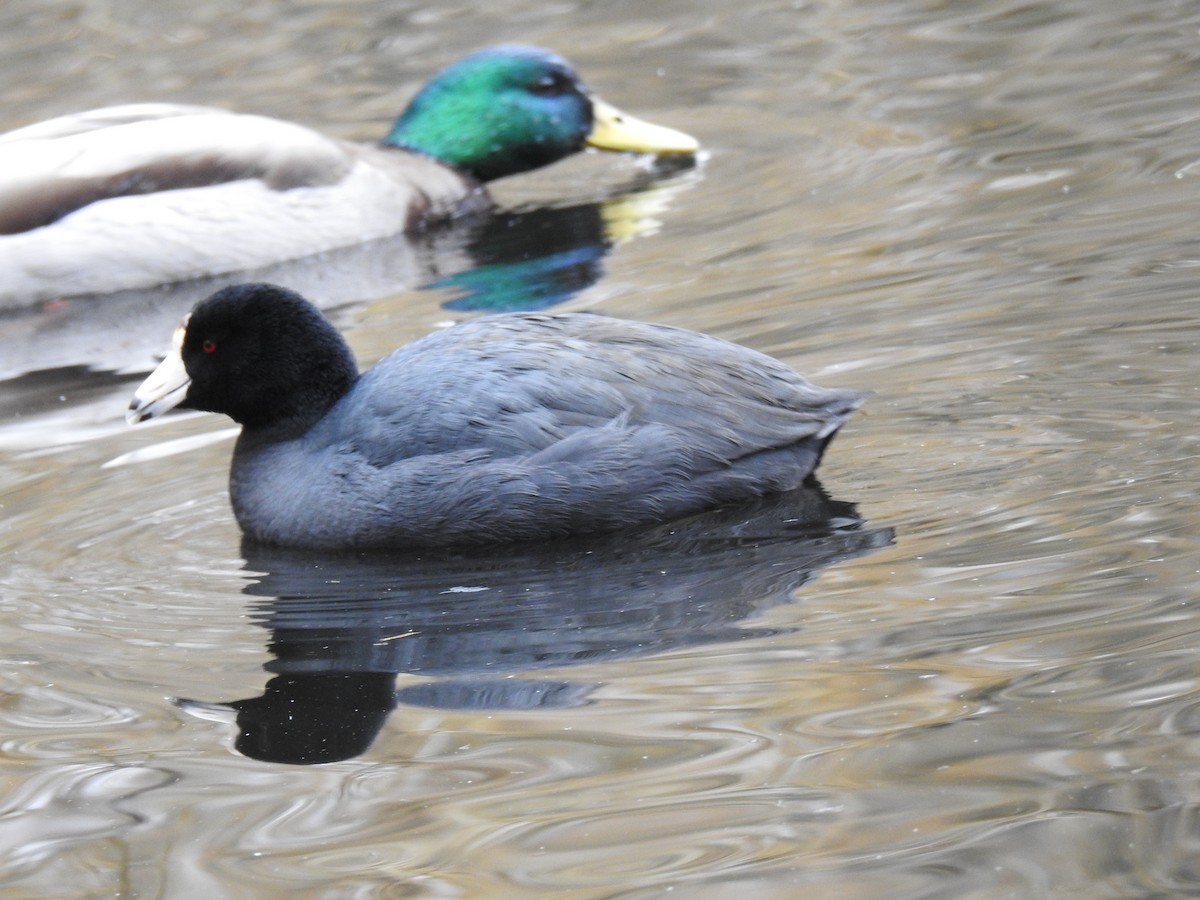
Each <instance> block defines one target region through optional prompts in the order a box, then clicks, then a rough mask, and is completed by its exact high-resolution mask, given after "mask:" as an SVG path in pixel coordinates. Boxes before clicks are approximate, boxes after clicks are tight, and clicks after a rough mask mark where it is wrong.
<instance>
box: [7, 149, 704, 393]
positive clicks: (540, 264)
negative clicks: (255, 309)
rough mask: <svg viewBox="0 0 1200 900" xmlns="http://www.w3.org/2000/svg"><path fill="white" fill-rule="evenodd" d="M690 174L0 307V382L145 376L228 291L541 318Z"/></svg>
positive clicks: (635, 179)
mask: <svg viewBox="0 0 1200 900" xmlns="http://www.w3.org/2000/svg"><path fill="white" fill-rule="evenodd" d="M698 177H699V174H698V170H685V171H683V172H678V171H674V172H673V171H672V169H671V167H669V166H653V167H650V168H646V169H642V170H639V171H638V172H636V173H635V174H634V175H633V176H632V177H631V178H630V179H628V180H627V181H625V182H624V183H622V184H620V185H615V186H613V187H612V188H611V189H610V191H609V195H608V196H606V197H602V198H600V199H596V200H594V201H592V202H588V203H579V204H575V205H571V206H564V207H556V206H532V207H529V208H523V209H520V210H516V211H513V210H505V209H497V210H496V211H494V212H490V213H486V214H482V215H479V216H475V217H472V218H469V219H466V220H463V221H459V222H456V223H454V225H453V226H450V227H440V228H433V229H430V230H429V231H426V232H423V233H420V234H416V235H396V236H394V237H389V238H384V239H381V240H377V241H372V242H369V243H365V244H360V245H357V246H353V247H346V248H342V249H339V250H332V251H329V252H326V253H320V254H316V255H314V256H309V257H305V258H304V259H298V260H292V261H289V262H285V263H279V264H276V265H272V266H267V267H265V268H261V269H254V270H251V271H245V272H235V273H231V274H228V275H220V276H214V277H210V278H198V279H194V280H192V281H186V282H181V283H178V284H171V285H163V286H161V287H155V288H149V289H146V290H138V291H122V292H119V293H113V294H95V295H84V296H78V297H64V298H59V299H56V300H54V301H52V302H48V303H43V304H39V305H36V306H28V307H24V308H21V307H17V308H0V344H2V345H3V346H5V348H6V351H5V353H4V356H3V358H0V379H12V378H14V377H16V376H20V375H23V374H25V373H27V372H33V371H46V370H50V369H70V370H71V372H72V373H73V375H74V377H78V376H79V374H80V373H81V372H82V371H83V370H84V369H85V368H87V367H90V368H95V369H100V370H103V371H123V372H135V371H141V370H147V369H149V368H152V367H153V364H154V361H155V360H156V359H157V358H158V357H159V356H161V354H162V351H163V347H164V344H163V342H164V340H165V338H164V335H169V334H170V333H171V331H172V330H173V329H174V328H175V326H176V324H178V322H179V320H180V319H181V318H182V317H183V316H184V314H186V313H187V311H188V310H190V309H191V308H192V306H194V305H195V304H196V303H197V302H198V301H199V300H202V299H203V298H204V297H207V296H208V295H209V294H211V293H212V292H213V291H215V290H217V289H218V288H220V287H223V286H225V285H228V284H235V283H238V282H243V281H269V282H273V283H276V284H282V285H285V286H287V287H290V288H292V289H294V290H297V291H299V292H300V293H302V294H304V295H305V296H307V297H309V298H310V299H312V300H313V301H314V302H315V303H317V304H318V305H320V306H322V307H323V308H326V309H329V308H332V307H337V306H342V305H346V304H350V303H363V302H369V301H371V300H376V299H379V298H383V297H388V296H391V295H394V294H399V293H402V292H405V291H410V290H416V289H422V290H429V291H433V292H437V293H439V294H443V295H445V294H449V297H448V299H446V300H444V301H443V302H442V305H443V306H444V307H445V308H448V309H454V310H464V311H486V312H500V311H503V310H518V309H544V308H546V307H548V306H552V305H554V304H557V303H562V302H563V301H565V300H568V299H570V298H571V297H573V296H574V295H575V294H577V293H579V291H581V290H583V289H584V288H587V287H590V286H591V285H593V284H595V283H596V281H597V280H598V279H599V278H600V277H601V275H602V274H603V268H602V265H601V262H602V260H603V259H604V257H605V256H606V255H607V254H608V253H609V252H610V250H611V249H612V248H613V247H614V246H616V245H617V244H619V243H621V242H622V241H625V240H629V239H631V238H634V237H637V236H641V235H650V234H653V233H654V232H655V231H656V230H657V229H658V225H659V222H658V219H657V215H658V214H660V213H662V211H663V210H664V209H665V208H666V207H667V206H668V205H669V204H670V203H671V202H672V200H673V199H674V198H675V196H676V195H678V194H679V192H680V191H683V190H685V189H687V188H689V187H691V186H693V185H694V184H695V181H696V178H698Z"/></svg>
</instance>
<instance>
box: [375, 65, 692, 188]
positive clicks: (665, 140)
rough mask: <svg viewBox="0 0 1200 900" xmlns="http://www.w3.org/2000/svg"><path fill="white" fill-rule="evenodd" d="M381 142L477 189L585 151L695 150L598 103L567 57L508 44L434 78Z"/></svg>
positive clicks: (666, 131) (679, 137)
mask: <svg viewBox="0 0 1200 900" xmlns="http://www.w3.org/2000/svg"><path fill="white" fill-rule="evenodd" d="M384 142H385V143H388V144H393V145H396V146H399V147H405V148H407V149H409V150H415V151H417V152H420V153H424V154H426V155H427V156H432V157H434V158H435V159H439V160H441V161H442V162H445V163H447V164H449V165H452V166H455V167H457V168H459V169H462V170H463V171H465V172H468V173H470V174H471V175H473V176H474V177H475V178H477V179H478V180H480V181H491V180H493V179H496V178H502V177H503V176H505V175H515V174H517V173H519V172H526V171H529V170H530V169H536V168H538V167H540V166H545V165H548V164H550V163H552V162H555V161H557V160H559V159H562V158H563V157H565V156H569V155H571V154H572V153H575V152H577V151H579V150H581V149H583V147H584V146H585V145H586V144H591V145H592V146H598V147H603V148H605V149H610V150H632V151H636V152H651V153H693V152H695V150H696V149H697V148H698V146H699V145H698V144H697V142H696V141H695V139H694V138H691V137H690V136H688V135H686V134H683V133H682V132H678V131H674V130H673V129H670V128H663V127H661V126H657V125H651V124H649V123H646V122H640V121H638V120H637V119H634V118H633V117H632V116H626V115H624V114H623V113H620V112H619V111H617V110H614V109H613V108H612V107H610V106H608V105H607V104H604V103H603V102H602V101H599V100H597V99H596V98H594V97H593V96H592V95H591V94H590V92H589V91H588V89H587V88H586V87H584V85H583V83H582V82H581V81H580V80H579V76H578V75H576V74H575V72H574V70H573V69H572V68H571V66H570V65H569V64H568V63H567V61H566V60H564V59H563V58H562V57H560V56H558V55H556V54H554V53H550V52H549V51H546V50H541V49H538V48H536V47H521V46H511V45H510V46H501V47H490V48H488V49H486V50H480V51H478V52H476V53H472V54H471V55H470V56H467V57H464V58H463V59H460V60H459V61H458V62H456V63H453V64H452V65H450V66H448V67H447V68H445V69H443V70H442V71H441V72H439V73H438V74H437V75H435V76H434V78H433V80H432V81H430V82H429V83H428V84H427V85H425V87H424V88H422V90H421V92H420V93H419V94H417V96H416V97H414V98H413V100H412V102H411V103H410V104H409V105H408V108H407V109H406V110H405V111H404V112H403V114H401V116H400V118H399V119H397V120H396V123H395V125H393V126H392V130H391V132H390V133H389V134H388V135H387V137H386V138H384Z"/></svg>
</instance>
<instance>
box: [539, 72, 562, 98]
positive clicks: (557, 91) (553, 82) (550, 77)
mask: <svg viewBox="0 0 1200 900" xmlns="http://www.w3.org/2000/svg"><path fill="white" fill-rule="evenodd" d="M570 89H571V80H570V79H569V78H567V77H566V76H565V75H563V74H562V72H547V73H546V74H545V75H542V76H541V77H540V78H538V80H537V81H535V82H533V84H531V85H529V90H530V92H531V93H534V94H537V95H539V96H541V97H558V96H560V95H562V94H565V93H567V92H569V91H570Z"/></svg>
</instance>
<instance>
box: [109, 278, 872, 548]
mask: <svg viewBox="0 0 1200 900" xmlns="http://www.w3.org/2000/svg"><path fill="white" fill-rule="evenodd" d="M863 396H864V395H863V394H861V393H859V392H857V391H848V390H828V389H825V388H820V387H817V386H815V385H813V384H811V383H809V382H808V381H806V380H805V379H803V378H801V377H800V376H799V375H797V374H796V373H795V372H793V371H792V370H790V369H789V368H787V367H786V366H784V365H783V364H782V363H780V362H779V361H777V360H774V359H772V358H771V357H769V356H765V355H763V354H761V353H758V352H756V351H753V350H750V349H747V348H745V347H740V346H738V345H736V344H731V343H728V342H726V341H723V340H720V339H719V338H715V337H710V336H708V335H704V334H697V333H695V332H691V331H685V330H683V329H680V328H672V327H668V326H664V325H650V324H644V323H639V322H629V321H624V320H620V319H613V318H609V317H606V316H602V315H596V314H591V313H567V314H560V315H545V314H531V313H513V314H505V315H497V316H486V317H483V318H479V319H475V320H472V321H469V322H465V323H463V324H460V325H456V326H454V327H452V328H447V329H445V330H443V331H439V332H435V333H433V334H430V335H428V336H426V337H424V338H422V339H420V340H418V341H415V342H414V343H412V344H409V345H408V346H406V347H403V348H401V349H399V350H397V351H395V352H394V353H392V354H390V355H389V356H387V357H385V358H384V359H383V360H382V361H380V362H379V363H378V364H377V365H375V366H374V367H373V368H371V369H370V370H368V371H367V372H365V373H363V374H362V375H359V374H358V371H357V367H356V365H355V362H354V357H353V356H352V355H351V352H350V349H349V347H348V346H347V345H346V342H345V341H344V340H343V339H342V336H341V335H340V334H339V333H338V331H337V329H335V328H334V327H333V326H332V325H331V324H330V323H329V322H328V320H326V319H325V318H324V316H322V315H321V313H320V312H319V311H318V310H317V309H316V307H314V306H313V305H312V304H310V303H309V302H308V301H307V300H305V299H304V298H303V297H301V296H300V295H298V294H296V293H294V292H292V291H288V290H285V289H283V288H280V287H275V286H273V285H266V284H243V285H236V286H233V287H228V288H225V289H223V290H220V291H218V292H217V293H215V294H213V295H212V296H211V297H209V298H208V299H206V300H203V301H201V302H200V303H198V304H197V305H196V307H195V308H194V309H193V311H192V313H191V314H190V316H189V317H188V319H187V320H186V321H185V322H184V324H183V325H182V326H180V328H179V330H178V331H177V332H176V335H175V344H174V350H173V351H172V353H171V354H170V355H169V356H168V357H167V358H166V359H165V360H164V361H163V363H162V365H160V366H159V367H158V369H156V370H155V371H154V372H153V373H152V374H151V375H150V377H149V378H147V379H146V381H145V382H144V383H143V384H142V386H141V387H140V388H138V390H137V392H136V394H135V395H134V399H133V401H132V402H131V403H130V408H129V413H128V418H129V421H130V422H131V423H135V422H140V421H142V420H143V419H147V418H150V417H152V416H156V415H159V414H161V413H163V412H165V411H166V410H168V409H170V408H172V407H174V406H176V405H183V406H189V407H192V408H194V409H203V410H211V411H214V412H223V413H226V414H227V415H229V416H230V417H232V418H233V419H234V420H235V421H237V422H240V423H241V425H242V432H241V435H240V436H239V438H238V441H237V445H236V447H235V448H234V453H233V465H232V470H231V473H230V479H229V484H230V495H231V498H232V501H233V509H234V513H235V514H236V516H237V520H238V522H239V524H240V525H241V527H242V530H243V531H244V532H245V535H246V537H247V538H249V539H251V540H253V541H259V542H264V543H268V544H277V545H286V546H297V547H321V548H360V547H389V548H405V547H409V546H420V545H453V544H469V543H486V542H495V541H512V540H525V539H534V538H545V537H550V536H556V535H563V534H571V533H579V532H598V531H607V530H612V529H617V528H622V527H626V526H633V525H640V524H648V523H652V522H664V521H667V520H670V519H673V518H677V517H680V516H684V515H688V514H690V513H694V512H698V511H700V510H702V509H705V508H708V507H715V506H720V505H724V504H728V503H733V502H737V501H740V500H745V499H749V498H752V497H758V496H761V495H764V494H768V493H772V492H778V491H785V490H789V489H792V488H795V487H797V486H799V485H800V484H802V483H803V482H804V481H805V479H806V477H807V476H808V475H809V474H810V473H811V472H812V471H813V469H814V468H815V467H816V465H817V463H818V462H819V461H820V458H821V454H822V452H823V451H824V450H825V447H826V445H827V444H828V443H829V441H830V439H831V438H832V437H833V435H834V433H835V432H836V431H837V429H838V428H839V427H840V426H841V424H842V423H843V422H844V421H845V420H846V417H847V416H848V415H849V414H850V412H851V411H852V410H853V409H854V408H855V407H857V406H858V405H859V404H860V403H861V402H862V399H863Z"/></svg>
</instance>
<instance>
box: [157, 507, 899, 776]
mask: <svg viewBox="0 0 1200 900" xmlns="http://www.w3.org/2000/svg"><path fill="white" fill-rule="evenodd" d="M892 537H893V534H892V530H891V529H888V528H871V527H868V525H867V523H866V522H865V521H864V520H863V519H861V518H860V517H859V516H858V514H857V513H856V511H855V509H854V507H853V506H852V505H850V504H848V503H841V502H837V501H834V500H831V499H829V498H828V497H827V496H826V494H825V493H824V491H823V490H822V489H821V488H820V487H819V486H817V485H815V484H814V485H813V486H811V487H807V488H802V489H800V490H797V491H793V492H791V493H789V494H785V495H781V496H778V497H772V498H767V499H764V500H761V501H758V502H756V503H754V504H751V505H745V506H739V507H733V508H729V509H723V510H717V511H713V512H708V513H704V514H701V515H697V516H694V517H692V518H690V519H686V520H683V521H679V522H673V523H670V524H668V525H662V526H657V527H655V528H651V529H647V530H642V531H638V532H636V533H632V534H618V535H609V536H602V537H592V538H588V539H583V540H581V539H573V540H569V541H562V542H555V543H551V544H539V545H536V546H534V545H510V546H506V547H503V548H497V549H492V550H489V551H487V552H480V551H475V552H444V553H437V554H433V555H430V554H422V555H420V556H387V557H380V556H371V557H365V558H363V557H351V556H334V557H322V558H320V559H315V558H313V556H312V555H311V554H301V553H291V552H286V551H265V550H262V549H256V548H250V547H247V548H244V553H245V555H246V559H247V563H246V567H247V569H249V570H253V571H256V572H263V573H265V574H262V575H256V576H254V580H253V581H252V582H251V583H250V584H249V585H248V586H247V587H246V593H248V594H250V595H252V596H254V597H261V598H265V599H262V600H258V601H255V602H254V603H253V604H252V607H251V610H252V611H251V615H252V617H253V618H254V619H255V620H256V621H257V622H258V623H259V624H261V625H262V626H263V627H264V628H267V629H269V630H270V632H271V640H270V642H269V645H268V648H269V650H270V651H271V653H272V654H274V656H275V659H274V660H272V661H271V662H270V663H268V664H267V665H266V669H267V671H268V672H269V673H270V674H271V676H272V677H271V678H270V680H269V681H268V682H267V685H266V687H265V689H264V691H263V694H262V695H261V696H259V697H253V698H249V699H245V700H235V701H233V702H230V703H223V704H213V703H204V702H200V701H192V700H181V701H179V703H180V705H181V706H182V707H183V708H185V709H188V710H191V711H193V712H195V713H197V714H198V715H206V714H211V713H213V712H218V711H221V710H224V711H226V714H227V711H228V710H233V711H235V712H236V721H237V727H238V732H239V733H238V736H237V739H236V745H235V746H236V749H237V750H238V751H239V752H241V753H243V754H245V755H246V756H250V757H254V758H256V759H263V760H270V761H274V762H283V763H293V764H312V763H322V762H332V761H335V760H341V759H347V758H350V757H353V756H357V755H359V754H361V753H363V752H364V751H365V750H366V749H367V748H368V747H369V746H370V744H371V742H372V741H373V740H374V738H375V736H376V734H378V732H379V730H380V728H381V727H382V726H383V723H384V721H385V720H386V718H387V716H388V714H389V713H390V712H391V710H392V709H393V707H394V706H395V705H396V704H397V703H404V704H410V705H419V706H430V707H438V708H443V709H491V710H505V709H508V710H512V709H532V708H538V707H563V706H576V705H579V704H582V703H585V702H587V701H588V695H589V693H590V692H591V691H592V690H593V689H594V687H595V684H593V683H589V682H584V681H579V682H576V681H570V680H561V679H560V678H559V677H557V676H558V675H559V673H557V672H556V673H555V676H556V677H548V678H539V677H537V673H538V672H539V671H541V670H547V669H555V670H559V669H562V668H565V667H569V666H576V665H580V664H583V663H590V662H609V661H612V660H618V659H622V658H626V657H631V656H648V655H652V654H656V653H661V652H664V651H667V650H671V649H676V648H680V647H688V646H696V645H702V644H711V643H718V642H728V641H737V640H745V639H747V638H753V637H762V636H765V635H768V634H771V633H773V632H772V631H771V630H769V629H767V628H765V627H761V626H759V627H755V626H747V625H745V624H743V623H744V621H745V620H747V619H749V618H751V617H753V616H755V615H757V614H759V613H762V612H763V611H765V610H767V609H769V608H770V607H772V606H775V605H778V604H780V603H786V602H788V601H790V600H791V599H793V591H794V590H795V589H796V588H798V587H800V586H801V585H803V584H805V583H806V582H808V581H809V580H811V579H812V578H814V577H815V576H816V574H817V573H818V572H819V571H820V570H821V569H823V568H824V567H825V566H828V565H831V564H833V563H836V562H838V561H840V560H844V559H849V558H852V557H856V556H861V555H863V554H865V553H868V552H870V551H872V550H874V549H876V548H878V547H882V546H885V545H887V544H889V543H891V541H892ZM595 671H596V670H593V672H595ZM398 674H403V675H405V676H409V677H407V678H406V679H405V682H407V683H404V684H403V685H402V686H401V687H400V689H399V690H397V689H396V676H397V675H398ZM518 675H519V677H517V676H518Z"/></svg>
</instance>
